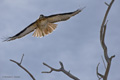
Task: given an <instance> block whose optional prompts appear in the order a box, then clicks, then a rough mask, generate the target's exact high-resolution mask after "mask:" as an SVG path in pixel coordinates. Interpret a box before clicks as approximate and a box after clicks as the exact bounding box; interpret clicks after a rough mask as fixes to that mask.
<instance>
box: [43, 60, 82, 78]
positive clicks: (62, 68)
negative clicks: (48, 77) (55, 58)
mask: <svg viewBox="0 0 120 80" xmlns="http://www.w3.org/2000/svg"><path fill="white" fill-rule="evenodd" d="M59 63H60V66H61V68H60V69H55V68H53V67H51V66H49V65H48V64H46V63H43V65H45V66H47V67H48V68H50V71H43V72H42V73H51V72H52V71H56V72H63V73H64V74H66V75H67V76H69V77H70V78H72V79H74V80H80V79H79V78H77V77H76V76H74V75H72V74H71V73H70V71H66V70H65V69H64V65H63V63H62V62H59Z"/></svg>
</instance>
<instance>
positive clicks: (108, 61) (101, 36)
mask: <svg viewBox="0 0 120 80" xmlns="http://www.w3.org/2000/svg"><path fill="white" fill-rule="evenodd" d="M113 2H114V0H112V1H111V3H110V4H108V3H105V4H106V5H107V6H108V9H107V11H106V13H105V16H104V19H103V22H102V25H101V30H100V42H101V46H102V48H103V51H104V57H105V60H106V62H107V68H106V71H105V74H104V75H101V74H100V73H98V66H99V64H98V66H97V69H96V70H97V71H96V72H97V76H98V78H99V76H100V77H101V78H103V80H107V77H108V73H109V70H110V66H111V61H112V58H114V57H115V55H113V56H111V57H110V58H109V57H108V53H107V46H106V44H105V32H106V27H107V22H108V21H107V22H106V18H107V15H108V13H109V11H110V8H111V6H112V4H113ZM105 22H106V23H105ZM104 66H105V63H104ZM99 80H100V78H99Z"/></svg>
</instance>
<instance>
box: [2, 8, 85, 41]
mask: <svg viewBox="0 0 120 80" xmlns="http://www.w3.org/2000/svg"><path fill="white" fill-rule="evenodd" d="M82 10H83V9H78V10H76V11H73V12H68V13H60V14H54V15H50V16H44V15H40V17H39V19H37V20H36V21H35V22H33V23H32V24H30V25H29V26H28V27H26V28H25V29H23V30H22V31H20V32H19V33H18V34H16V35H14V36H12V37H8V38H7V39H6V40H4V41H11V40H15V39H19V38H22V37H23V36H25V35H27V34H29V33H30V32H32V31H34V33H33V36H34V37H43V36H45V35H48V34H49V33H51V32H52V31H53V30H55V28H56V27H57V24H54V23H55V22H59V21H66V20H68V19H70V18H71V17H72V16H75V15H76V14H78V13H79V12H81V11H82Z"/></svg>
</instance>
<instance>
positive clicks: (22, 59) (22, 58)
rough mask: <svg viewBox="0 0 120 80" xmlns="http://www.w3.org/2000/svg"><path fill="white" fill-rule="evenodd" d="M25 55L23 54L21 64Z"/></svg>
mask: <svg viewBox="0 0 120 80" xmlns="http://www.w3.org/2000/svg"><path fill="white" fill-rule="evenodd" d="M23 57H24V54H23V55H22V58H21V61H20V64H21V63H22V61H23Z"/></svg>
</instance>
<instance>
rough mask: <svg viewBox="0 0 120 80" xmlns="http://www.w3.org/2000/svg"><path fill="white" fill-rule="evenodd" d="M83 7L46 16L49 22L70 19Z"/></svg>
mask: <svg viewBox="0 0 120 80" xmlns="http://www.w3.org/2000/svg"><path fill="white" fill-rule="evenodd" d="M82 10H83V9H78V10H76V11H74V12H68V13H61V14H54V15H50V16H46V18H47V20H48V22H50V23H55V22H59V21H65V20H68V19H69V18H70V17H72V16H75V15H76V14H78V13H79V12H81V11H82Z"/></svg>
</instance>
